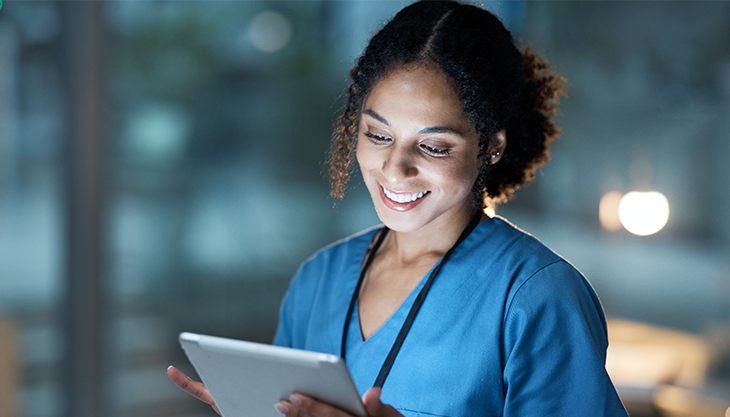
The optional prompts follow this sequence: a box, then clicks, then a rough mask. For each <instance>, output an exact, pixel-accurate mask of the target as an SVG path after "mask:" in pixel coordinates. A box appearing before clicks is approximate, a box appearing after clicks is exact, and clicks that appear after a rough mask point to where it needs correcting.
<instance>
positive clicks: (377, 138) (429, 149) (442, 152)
mask: <svg viewBox="0 0 730 417" xmlns="http://www.w3.org/2000/svg"><path fill="white" fill-rule="evenodd" d="M365 136H367V137H369V138H370V139H372V140H373V142H376V143H383V142H387V141H389V140H391V139H390V138H389V137H387V136H381V135H376V134H374V133H370V132H365ZM421 149H423V150H424V152H426V153H427V154H429V155H432V156H437V157H438V156H447V155H449V153H450V151H449V150H448V149H441V148H434V147H433V146H428V145H424V144H421Z"/></svg>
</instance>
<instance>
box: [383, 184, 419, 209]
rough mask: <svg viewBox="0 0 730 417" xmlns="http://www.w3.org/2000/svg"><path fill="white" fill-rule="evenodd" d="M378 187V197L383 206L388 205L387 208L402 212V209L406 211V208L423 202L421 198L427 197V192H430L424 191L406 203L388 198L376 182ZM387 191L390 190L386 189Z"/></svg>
mask: <svg viewBox="0 0 730 417" xmlns="http://www.w3.org/2000/svg"><path fill="white" fill-rule="evenodd" d="M378 188H379V189H380V199H381V200H382V201H383V204H385V206H386V207H388V208H389V209H391V210H395V211H399V212H404V211H408V210H412V209H414V208H416V206H418V205H419V204H421V203H422V202H423V200H425V199H426V197H428V196H429V194H431V192H430V191H426V192H425V193H424V194H423V196H422V197H421V198H418V199H416V200H414V201H409V202H407V203H398V202H395V201H393V200H391V199H390V198H388V196H386V195H385V191H383V186H382V185H380V184H378ZM388 191H390V190H388ZM398 194H403V193H398ZM409 194H412V193H409Z"/></svg>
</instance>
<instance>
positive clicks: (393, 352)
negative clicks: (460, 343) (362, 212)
mask: <svg viewBox="0 0 730 417" xmlns="http://www.w3.org/2000/svg"><path fill="white" fill-rule="evenodd" d="M481 217H482V213H481V211H478V212H477V214H476V215H475V216H474V218H473V219H472V220H471V222H469V225H468V226H466V229H464V231H463V232H461V235H460V236H459V239H457V240H456V243H454V245H453V246H452V247H451V248H450V249H449V250H448V251H447V252H446V254H445V255H444V256H443V258H441V262H439V263H438V264H437V265H436V266H435V267H434V268H433V271H431V275H430V276H429V277H428V280H427V281H426V283H425V284H424V285H423V288H421V292H419V293H418V296H417V297H416V300H415V301H414V302H413V305H412V306H411V310H410V311H409V312H408V316H407V317H406V321H405V322H404V323H403V327H401V329H400V332H398V337H396V339H395V342H394V343H393V347H392V348H390V353H388V357H387V358H385V362H384V363H383V366H382V367H381V368H380V373H379V374H378V377H377V379H376V380H375V384H373V386H374V387H378V388H382V387H383V383H385V378H387V377H388V374H389V373H390V369H391V368H392V367H393V363H394V362H395V358H396V356H398V352H399V351H400V348H401V346H402V345H403V341H404V340H405V339H406V336H408V332H409V331H410V330H411V326H412V325H413V321H414V320H415V319H416V315H417V314H418V310H420V309H421V305H423V301H424V300H425V299H426V295H427V294H428V290H429V289H431V284H433V281H434V279H435V278H436V275H438V273H439V271H440V270H441V267H442V266H444V264H445V263H446V261H448V260H449V257H450V256H451V254H452V253H453V252H454V249H456V247H457V246H459V244H460V243H461V242H462V241H463V240H464V239H466V237H467V236H469V234H470V233H471V232H472V230H474V228H475V227H477V225H478V224H479V221H480V220H481ZM389 230H390V229H388V228H387V227H385V228H383V230H382V232H381V233H380V236H378V239H377V240H376V241H375V243H374V244H373V246H372V247H371V248H370V253H369V254H368V258H367V260H366V261H365V265H363V267H362V270H361V271H360V279H359V280H358V281H357V286H356V287H355V292H354V293H353V294H352V299H351V300H350V306H349V308H348V309H347V317H346V318H345V326H344V328H343V330H342V345H341V348H340V356H341V357H342V359H345V353H346V350H347V334H348V332H349V330H350V321H351V320H352V313H353V311H354V310H355V303H356V301H357V298H358V295H359V294H360V287H362V282H363V280H364V279H365V273H366V272H367V270H368V268H369V267H370V264H371V263H372V261H373V258H375V253H376V252H377V251H378V249H379V248H380V245H381V244H382V243H383V240H384V239H385V236H386V235H387V234H388V231H389Z"/></svg>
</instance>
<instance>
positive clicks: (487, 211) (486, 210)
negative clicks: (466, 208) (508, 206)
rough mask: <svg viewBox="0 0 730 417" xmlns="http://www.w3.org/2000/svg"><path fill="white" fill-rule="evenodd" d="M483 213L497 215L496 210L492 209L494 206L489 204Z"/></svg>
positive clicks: (491, 215)
mask: <svg viewBox="0 0 730 417" xmlns="http://www.w3.org/2000/svg"><path fill="white" fill-rule="evenodd" d="M484 214H486V215H487V216H489V217H494V216H496V215H497V212H495V211H494V207H492V206H491V205H489V206H487V208H485V209H484Z"/></svg>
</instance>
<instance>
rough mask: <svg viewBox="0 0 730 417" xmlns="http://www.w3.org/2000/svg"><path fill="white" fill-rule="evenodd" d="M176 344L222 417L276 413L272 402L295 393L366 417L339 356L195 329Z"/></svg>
mask: <svg viewBox="0 0 730 417" xmlns="http://www.w3.org/2000/svg"><path fill="white" fill-rule="evenodd" d="M180 346H182V348H183V350H184V351H185V354H186V355H187V357H188V359H189V360H190V363H192V364H193V367H195V370H196V371H197V372H198V375H199V376H200V378H201V379H202V381H203V383H204V384H205V386H206V387H207V388H208V391H210V394H211V396H213V399H214V400H215V403H216V405H217V406H218V409H219V410H220V411H221V413H223V417H267V416H271V417H281V414H279V413H278V412H277V411H276V410H275V409H274V405H275V404H276V403H278V402H279V400H281V399H287V398H289V396H290V395H291V394H292V393H293V392H295V391H296V392H300V393H302V394H306V395H309V396H311V397H314V398H317V399H319V400H321V401H324V402H326V403H329V404H332V405H334V406H337V407H339V408H341V409H343V410H346V411H348V412H350V413H351V414H354V415H356V416H361V417H365V416H366V415H367V414H366V413H365V408H364V407H363V405H362V401H361V399H360V395H359V394H358V392H357V389H356V388H355V384H353V382H352V379H351V378H350V374H349V372H348V371H347V367H346V366H345V363H344V362H343V361H342V359H340V357H338V356H335V355H328V354H324V353H316V352H309V351H306V350H299V349H289V348H284V347H279V346H271V345H264V344H260V343H253V342H244V341H241V340H233V339H225V338H221V337H213V336H204V335H199V334H194V333H180Z"/></svg>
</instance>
